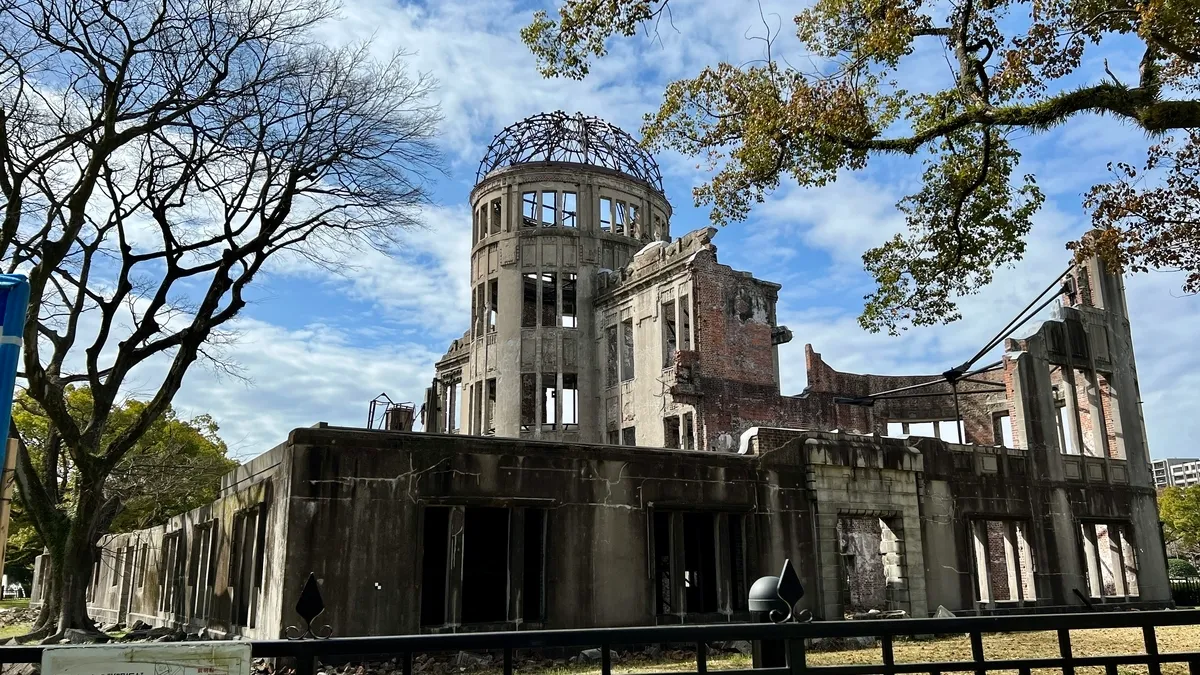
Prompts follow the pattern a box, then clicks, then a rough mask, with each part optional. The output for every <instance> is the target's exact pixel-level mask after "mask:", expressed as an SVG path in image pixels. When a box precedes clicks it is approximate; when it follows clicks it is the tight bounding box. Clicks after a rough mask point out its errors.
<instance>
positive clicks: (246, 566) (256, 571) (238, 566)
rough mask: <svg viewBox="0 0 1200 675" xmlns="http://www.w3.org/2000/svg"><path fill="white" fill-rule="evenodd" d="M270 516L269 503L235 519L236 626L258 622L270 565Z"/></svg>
mask: <svg viewBox="0 0 1200 675" xmlns="http://www.w3.org/2000/svg"><path fill="white" fill-rule="evenodd" d="M266 516H267V505H266V504H258V505H255V506H251V507H250V508H246V509H242V510H241V511H238V512H237V513H236V514H234V516H233V533H232V546H231V549H230V556H229V587H230V590H231V591H232V593H233V618H232V623H233V625H235V626H242V627H244V628H254V626H255V623H256V622H257V620H258V609H259V608H258V606H259V599H260V598H261V597H262V584H263V567H264V564H265V562H266V547H265V545H266V535H267V522H266Z"/></svg>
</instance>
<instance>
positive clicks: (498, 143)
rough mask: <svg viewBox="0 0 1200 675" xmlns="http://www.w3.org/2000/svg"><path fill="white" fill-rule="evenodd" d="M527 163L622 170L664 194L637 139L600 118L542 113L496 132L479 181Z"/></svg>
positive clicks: (657, 173) (653, 164) (658, 176)
mask: <svg viewBox="0 0 1200 675" xmlns="http://www.w3.org/2000/svg"><path fill="white" fill-rule="evenodd" d="M527 162H576V163H579V164H590V165H592V166H600V167H604V168H608V169H614V170H616V171H620V172H621V173H624V174H626V175H629V176H632V177H633V178H637V179H640V180H643V181H646V182H647V183H649V184H650V185H652V186H654V188H655V189H656V190H658V191H659V192H660V193H663V183H662V172H661V171H659V169H658V163H657V162H655V161H654V157H653V156H652V155H651V154H650V153H649V152H646V151H645V150H644V149H642V147H641V146H640V145H638V142H637V141H636V140H634V138H633V136H630V135H629V134H628V133H626V132H624V131H622V130H621V129H619V128H618V127H615V126H613V125H612V124H609V123H608V122H605V121H604V120H602V119H600V118H598V117H587V116H585V115H584V114H583V113H576V114H575V115H568V114H567V113H565V112H563V111H561V110H557V111H555V112H549V113H540V114H537V115H533V116H531V117H526V118H525V119H523V120H521V121H520V122H517V123H516V124H513V125H511V126H508V127H506V128H505V129H504V130H503V131H501V132H500V133H498V134H496V137H495V138H493V139H492V143H491V145H489V146H488V149H487V153H486V154H484V156H483V160H482V161H480V162H479V170H478V171H476V172H475V182H476V183H478V182H480V181H482V180H483V178H484V177H485V176H487V175H488V174H489V173H491V172H492V171H495V170H496V169H499V168H502V167H506V166H513V165H515V164H524V163H527Z"/></svg>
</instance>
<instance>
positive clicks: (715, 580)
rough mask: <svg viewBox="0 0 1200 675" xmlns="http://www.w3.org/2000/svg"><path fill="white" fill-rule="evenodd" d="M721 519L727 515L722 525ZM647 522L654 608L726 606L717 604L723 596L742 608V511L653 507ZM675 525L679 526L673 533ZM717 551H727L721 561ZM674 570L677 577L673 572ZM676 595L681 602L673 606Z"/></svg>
mask: <svg viewBox="0 0 1200 675" xmlns="http://www.w3.org/2000/svg"><path fill="white" fill-rule="evenodd" d="M722 519H724V520H725V521H726V526H724V527H722V526H721V524H720V523H721V520H722ZM651 522H652V528H653V533H652V537H651V542H652V547H653V555H652V560H653V574H654V591H655V592H654V595H655V611H656V613H657V614H660V615H665V614H679V613H681V612H686V613H688V614H712V613H716V612H719V611H722V610H723V609H725V608H722V607H721V606H720V598H721V597H722V596H725V597H728V598H729V599H730V601H731V602H732V607H730V608H729V609H731V610H733V611H742V610H745V609H746V594H747V585H746V569H747V560H746V556H745V551H746V545H745V542H746V539H745V521H744V516H742V515H741V514H732V513H731V514H717V513H711V512H667V511H655V512H654V516H653V518H652V519H651ZM675 528H680V529H681V530H682V532H679V533H678V535H677V532H678V531H677V530H676V529H675ZM679 535H682V536H679ZM679 543H681V544H682V550H679V548H678V544H679ZM722 551H727V552H728V563H727V564H722V560H721V557H722ZM676 570H677V571H678V572H679V576H678V577H677V576H676V575H675V574H672V572H673V571H676ZM722 591H723V592H722ZM677 599H679V600H682V606H677Z"/></svg>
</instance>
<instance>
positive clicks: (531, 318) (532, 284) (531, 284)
mask: <svg viewBox="0 0 1200 675" xmlns="http://www.w3.org/2000/svg"><path fill="white" fill-rule="evenodd" d="M537 295H538V275H537V274H536V273H533V272H528V273H526V274H525V275H523V276H522V277H521V328H537V318H538V299H537Z"/></svg>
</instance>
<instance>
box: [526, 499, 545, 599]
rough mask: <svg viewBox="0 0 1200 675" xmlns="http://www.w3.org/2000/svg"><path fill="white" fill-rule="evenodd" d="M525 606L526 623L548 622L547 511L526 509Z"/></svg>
mask: <svg viewBox="0 0 1200 675" xmlns="http://www.w3.org/2000/svg"><path fill="white" fill-rule="evenodd" d="M523 555H524V563H525V576H524V579H525V580H524V589H523V593H522V597H523V599H524V601H525V606H524V607H523V608H522V610H523V611H522V612H521V618H522V619H524V620H525V621H527V622H528V621H536V622H540V621H545V620H546V511H545V510H543V509H525V550H524V552H523Z"/></svg>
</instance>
